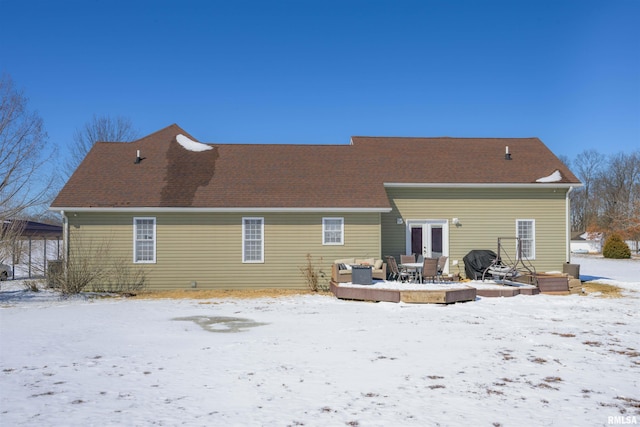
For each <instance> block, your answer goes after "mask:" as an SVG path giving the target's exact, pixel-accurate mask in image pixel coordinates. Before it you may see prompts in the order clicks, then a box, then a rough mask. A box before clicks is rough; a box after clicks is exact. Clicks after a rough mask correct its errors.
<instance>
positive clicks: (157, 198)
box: [51, 125, 580, 289]
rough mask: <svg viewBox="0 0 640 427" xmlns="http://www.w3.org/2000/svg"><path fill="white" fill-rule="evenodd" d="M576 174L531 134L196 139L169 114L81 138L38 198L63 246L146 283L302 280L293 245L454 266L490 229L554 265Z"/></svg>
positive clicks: (335, 254)
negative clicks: (60, 179) (115, 263)
mask: <svg viewBox="0 0 640 427" xmlns="http://www.w3.org/2000/svg"><path fill="white" fill-rule="evenodd" d="M507 147H508V148H507ZM507 153H508V154H507ZM579 185H580V182H579V181H578V179H577V178H576V177H575V176H574V175H573V173H571V171H570V170H569V169H568V168H567V167H566V166H565V165H564V164H563V163H562V162H561V161H560V160H559V159H558V158H557V157H556V156H555V155H554V154H553V153H552V152H551V151H549V149H548V148H547V147H546V146H545V145H544V144H543V143H542V142H541V141H540V140H539V139H537V138H448V137H445V138H393V137H382V138H378V137H353V138H352V139H351V143H350V144H348V145H347V144H345V145H277V144H275V145H271V144H270V145H259V144H255V145H252V144H211V145H208V144H201V143H198V142H195V139H194V138H193V137H192V136H190V135H189V134H188V133H187V132H185V131H184V130H182V129H181V128H180V127H178V126H177V125H171V126H169V127H167V128H165V129H162V130H160V131H158V132H156V133H153V134H151V135H149V136H147V137H144V138H142V139H140V140H138V141H134V142H131V143H104V142H103V143H97V144H95V145H94V147H93V148H92V149H91V151H90V152H89V153H88V154H87V157H86V158H85V160H84V161H83V162H82V164H80V166H79V167H78V169H77V170H76V171H75V173H74V174H73V175H72V176H71V178H70V179H69V181H68V182H67V184H66V185H65V187H64V188H63V189H62V191H61V192H60V193H59V194H58V196H57V198H56V199H55V200H54V202H53V204H52V205H51V209H52V210H56V211H61V212H62V215H63V219H64V220H65V231H64V232H65V241H67V242H68V243H69V247H68V248H69V249H68V250H69V256H71V257H73V256H75V255H74V253H78V252H79V251H81V252H84V253H86V252H87V251H90V248H93V247H97V246H104V245H103V244H102V243H101V242H107V246H108V248H109V251H108V253H109V255H108V256H106V257H104V258H105V259H121V260H125V262H126V263H127V264H128V265H130V266H133V267H140V268H143V269H145V271H146V275H147V283H148V285H149V286H150V287H152V288H155V289H171V288H188V287H192V286H197V287H198V288H248V287H289V288H304V287H305V286H306V284H305V283H304V280H303V278H302V274H301V272H300V268H301V267H303V266H304V265H305V264H306V256H307V254H310V255H311V256H312V259H313V260H314V263H315V264H316V265H317V266H318V267H320V268H321V270H322V273H323V274H325V277H326V278H328V277H329V275H330V264H331V263H332V262H333V261H334V260H335V259H339V258H347V257H361V258H368V257H376V258H377V257H381V256H387V255H393V256H395V257H398V256H399V255H400V254H401V253H411V252H422V253H423V254H424V255H425V256H435V255H439V254H444V255H448V256H449V265H447V271H449V270H452V271H453V270H455V271H457V269H458V268H460V270H461V271H464V266H462V265H461V264H462V258H463V257H464V255H465V254H467V253H468V252H469V251H470V250H472V249H492V250H494V251H495V250H496V247H497V238H498V237H514V236H519V237H521V238H522V240H523V245H524V250H525V252H526V255H527V256H528V257H529V258H530V259H531V261H532V262H533V264H534V265H535V266H536V268H537V270H538V271H549V270H554V271H558V270H561V268H562V264H563V263H565V262H567V261H569V260H570V247H569V242H570V230H569V224H570V221H569V197H568V194H569V192H570V191H571V189H572V188H573V187H576V186H579ZM74 250H75V252H74ZM454 261H458V262H459V264H458V265H456V264H455V263H454ZM105 262H106V261H105ZM454 266H455V267H454Z"/></svg>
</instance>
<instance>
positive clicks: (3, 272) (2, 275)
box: [0, 264, 11, 280]
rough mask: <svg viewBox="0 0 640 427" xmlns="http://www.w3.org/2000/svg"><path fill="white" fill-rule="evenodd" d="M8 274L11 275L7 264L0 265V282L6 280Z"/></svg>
mask: <svg viewBox="0 0 640 427" xmlns="http://www.w3.org/2000/svg"><path fill="white" fill-rule="evenodd" d="M9 273H11V267H9V266H8V265H7V264H0V280H7V279H8V278H9Z"/></svg>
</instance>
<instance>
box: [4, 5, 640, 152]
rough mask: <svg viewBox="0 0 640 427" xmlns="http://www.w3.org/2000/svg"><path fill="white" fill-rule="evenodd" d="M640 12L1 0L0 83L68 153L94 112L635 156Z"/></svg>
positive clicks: (209, 132) (218, 137)
mask: <svg viewBox="0 0 640 427" xmlns="http://www.w3.org/2000/svg"><path fill="white" fill-rule="evenodd" d="M639 22H640V1H638V0H608V1H589V0H586V1H585V0H579V1H562V0H556V1H545V0H536V1H526V0H523V1H479V0H478V1H462V0H459V1H456V0H454V1H433V0H426V1H375V0H373V1H349V0H343V1H334V0H322V1H313V0H308V1H305V0H299V1H215V0H210V1H189V0H187V1H162V0H158V1H136V0H129V1H96V0H83V1H70V0H69V1H65V0H59V1H46V0H39V1H29V0H0V71H1V72H6V73H9V74H10V75H11V76H12V78H13V80H14V83H15V84H16V85H17V86H19V87H20V88H22V89H24V90H25V93H26V94H27V95H28V97H29V99H30V101H29V105H30V107H31V108H32V109H34V110H37V111H38V112H39V113H40V115H41V116H42V117H43V119H44V121H45V126H46V128H47V131H48V133H49V137H50V142H51V143H52V144H56V145H58V146H59V149H60V153H61V154H62V155H64V153H65V151H66V146H67V144H68V143H69V142H70V141H71V140H72V137H73V133H74V130H75V129H76V128H78V127H81V126H82V125H83V124H84V123H85V122H87V121H89V120H90V119H91V118H92V116H93V115H94V114H97V115H102V114H108V115H111V116H118V115H121V116H126V117H129V118H130V119H131V120H132V121H133V123H134V125H135V126H136V127H137V128H138V129H139V131H140V133H141V136H143V135H146V134H148V133H151V132H154V131H156V130H158V129H161V128H163V127H165V126H168V125H170V124H172V123H178V124H179V125H180V126H182V127H183V128H184V129H185V130H186V131H188V132H190V133H191V134H192V135H193V136H194V137H195V138H197V139H199V140H200V141H203V142H224V143H229V142H241V143H294V144H298V143H302V144H305V143H313V144H346V143H348V142H349V138H350V136H352V135H375V136H459V137H531V136H537V137H539V138H541V139H542V140H543V141H544V142H545V143H546V144H547V146H549V148H551V150H553V151H554V152H555V153H556V154H557V155H564V156H567V157H568V158H569V159H573V158H575V156H576V155H577V154H578V153H580V152H582V151H584V150H587V149H595V150H597V151H599V152H601V153H603V154H612V153H617V152H622V151H624V152H631V151H632V150H636V149H640V25H639V24H638V23H639Z"/></svg>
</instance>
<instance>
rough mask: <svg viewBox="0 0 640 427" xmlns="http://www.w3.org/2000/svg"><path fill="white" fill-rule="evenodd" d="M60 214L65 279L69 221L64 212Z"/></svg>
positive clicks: (67, 258) (67, 259)
mask: <svg viewBox="0 0 640 427" xmlns="http://www.w3.org/2000/svg"><path fill="white" fill-rule="evenodd" d="M60 214H61V215H62V246H63V247H64V249H63V252H62V253H63V254H64V258H63V262H64V275H65V278H66V276H67V265H68V263H69V219H68V218H67V216H66V215H65V213H64V210H62V211H60Z"/></svg>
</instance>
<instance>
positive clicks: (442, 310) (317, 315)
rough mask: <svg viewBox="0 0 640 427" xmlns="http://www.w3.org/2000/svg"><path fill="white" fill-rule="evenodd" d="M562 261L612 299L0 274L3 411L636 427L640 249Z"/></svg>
mask: <svg viewBox="0 0 640 427" xmlns="http://www.w3.org/2000/svg"><path fill="white" fill-rule="evenodd" d="M573 262H575V263H579V264H580V265H581V275H582V278H583V280H584V279H585V278H586V279H590V280H596V279H597V280H598V281H599V282H604V283H610V284H615V285H618V286H621V287H624V288H625V289H627V291H626V292H625V296H624V298H619V299H604V298H597V297H594V296H578V295H572V296H548V295H537V296H522V295H521V296H517V297H513V298H480V299H478V300H477V301H475V302H470V303H464V304H454V305H447V306H443V305H410V304H394V303H366V302H350V301H340V300H337V299H335V298H332V297H327V296H319V295H306V296H289V297H281V298H260V299H252V300H251V299H250V300H240V299H216V300H131V299H121V298H105V299H97V298H87V297H77V298H73V299H66V300H64V299H60V298H59V297H58V295H57V294H55V293H54V292H51V291H41V292H37V293H33V292H26V291H23V290H22V287H21V286H19V283H18V282H17V281H14V282H9V283H7V282H5V283H3V284H2V290H1V291H0V352H1V353H0V356H1V357H0V420H1V421H0V424H2V425H7V426H9V425H11V426H19V425H33V426H35V425H37V426H61V425H64V426H90V425H100V426H105V425H118V426H120V425H128V426H129V425H136V426H144V425H189V426H192V425H196V426H197V425H202V426H263V425H268V426H288V425H291V426H296V425H298V426H301V425H305V426H334V425H337V426H340V425H350V426H399V425H403V426H425V425H474V426H475V425H479V426H492V425H502V426H539V425H556V426H567V425H571V426H583V425H613V424H623V423H625V424H630V423H632V422H634V421H635V422H636V423H640V316H639V308H640V260H627V261H612V260H604V259H602V258H597V257H593V256H580V257H578V256H575V257H574V259H573Z"/></svg>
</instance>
